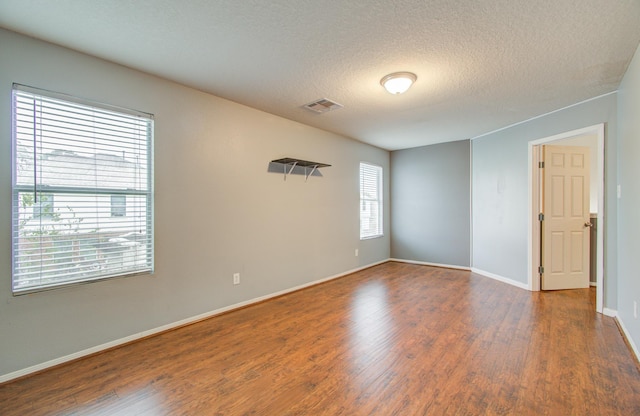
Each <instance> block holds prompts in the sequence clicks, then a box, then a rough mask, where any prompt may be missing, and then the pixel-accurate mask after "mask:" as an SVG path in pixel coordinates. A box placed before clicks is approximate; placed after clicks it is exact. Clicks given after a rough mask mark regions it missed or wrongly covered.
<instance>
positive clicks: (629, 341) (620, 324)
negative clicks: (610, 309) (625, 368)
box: [616, 313, 640, 361]
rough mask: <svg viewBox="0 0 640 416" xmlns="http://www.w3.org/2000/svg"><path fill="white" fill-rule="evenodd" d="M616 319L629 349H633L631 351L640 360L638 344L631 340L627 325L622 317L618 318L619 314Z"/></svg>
mask: <svg viewBox="0 0 640 416" xmlns="http://www.w3.org/2000/svg"><path fill="white" fill-rule="evenodd" d="M616 315H617V313H616ZM616 320H617V321H618V325H619V326H620V328H621V329H622V334H623V335H624V337H625V338H626V339H627V342H628V343H629V345H631V349H632V350H633V353H634V354H635V355H636V359H637V360H638V361H640V350H638V346H637V345H636V343H635V342H633V338H631V334H629V331H628V330H627V327H626V326H625V325H624V322H623V321H622V319H620V317H619V316H616Z"/></svg>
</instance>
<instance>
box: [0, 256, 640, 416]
mask: <svg viewBox="0 0 640 416" xmlns="http://www.w3.org/2000/svg"><path fill="white" fill-rule="evenodd" d="M594 302H595V293H594V291H593V290H591V289H584V290H571V291H558V292H528V291H525V290H522V289H518V288H515V287H512V286H509V285H506V284H503V283H500V282H496V281H493V280H491V279H488V278H485V277H481V276H478V275H474V274H472V273H469V272H465V271H456V270H448V269H439V268H432V267H427V266H417V265H410V264H401V263H386V264H383V265H380V266H376V267H373V268H370V269H367V270H364V271H361V272H358V273H355V274H353V275H350V276H347V277H344V278H341V279H337V280H334V281H331V282H328V283H324V284H321V285H318V286H314V287H311V288H308V289H304V290H302V291H299V292H296V293H293V294H289V295H286V296H283V297H280V298H276V299H272V300H269V301H266V302H263V303H260V304H257V305H253V306H250V307H247V308H244V309H241V310H237V311H234V312H230V313H227V314H224V315H221V316H218V317H214V318H211V319H208V320H206V321H202V322H200V323H197V324H194V325H190V326H187V327H183V328H180V329H177V330H174V331H171V332H167V333H164V334H161V335H158V336H155V337H152V338H148V339H146V340H143V341H139V342H136V343H132V344H129V345H126V346H123V347H120V348H117V349H113V350H110V351H107V352H105V353H102V354H99V355H95V356H92V357H89V358H86V359H83V360H79V361H76V362H73V363H70V364H68V365H64V366H60V367H58V368H54V369H51V370H49V371H45V372H43V373H40V374H37V375H35V376H31V377H28V378H24V379H21V380H17V381H14V382H11V383H7V384H5V385H2V386H0V414H2V415H4V416H9V415H132V414H135V415H138V414H140V415H249V414H254V415H427V414H428V415H640V371H639V370H638V367H637V366H636V362H635V361H634V358H633V356H632V354H631V352H630V351H629V349H628V347H627V346H626V345H625V343H624V341H623V338H622V336H621V334H620V332H619V330H618V328H617V326H616V323H615V321H614V320H613V319H612V318H609V317H606V316H603V315H599V314H596V313H595V305H594Z"/></svg>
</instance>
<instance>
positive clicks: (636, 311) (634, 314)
mask: <svg viewBox="0 0 640 416" xmlns="http://www.w3.org/2000/svg"><path fill="white" fill-rule="evenodd" d="M633 317H634V318H636V319H638V302H636V301H635V300H634V301H633Z"/></svg>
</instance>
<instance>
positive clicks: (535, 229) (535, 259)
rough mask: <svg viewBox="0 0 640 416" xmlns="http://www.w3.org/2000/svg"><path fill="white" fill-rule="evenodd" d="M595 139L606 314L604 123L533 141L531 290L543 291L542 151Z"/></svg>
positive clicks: (599, 304)
mask: <svg viewBox="0 0 640 416" xmlns="http://www.w3.org/2000/svg"><path fill="white" fill-rule="evenodd" d="M586 136H593V137H595V142H596V150H597V151H596V153H595V154H593V155H592V157H591V160H592V163H593V164H595V165H596V166H595V177H596V181H597V183H596V186H595V189H592V193H593V192H595V193H596V194H597V201H594V203H593V205H594V208H595V207H597V224H598V227H597V229H596V241H595V244H596V273H595V274H596V311H597V312H600V313H602V312H603V306H604V305H603V303H604V250H603V248H604V230H605V226H606V225H605V221H604V124H597V125H595V126H591V127H586V128H583V129H578V130H573V131H569V132H566V133H561V134H557V135H555V136H550V137H545V138H541V139H538V140H533V141H531V142H529V158H528V159H529V202H530V203H529V239H528V245H529V250H528V251H529V256H528V257H529V259H528V262H529V268H528V270H529V271H528V287H529V290H532V291H539V290H540V274H539V267H540V241H541V236H540V222H539V218H538V215H539V214H540V185H541V173H540V168H539V161H540V158H541V156H540V151H541V148H542V145H545V144H553V145H562V144H568V145H571V144H572V143H573V144H576V142H580V140H581V139H580V138H581V137H586Z"/></svg>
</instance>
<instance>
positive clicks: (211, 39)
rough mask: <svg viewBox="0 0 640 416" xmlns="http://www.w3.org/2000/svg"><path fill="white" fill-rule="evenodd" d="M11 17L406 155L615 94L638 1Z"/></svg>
mask: <svg viewBox="0 0 640 416" xmlns="http://www.w3.org/2000/svg"><path fill="white" fill-rule="evenodd" d="M0 26H2V27H4V28H7V29H9V30H13V31H16V32H19V33H23V34H26V35H29V36H33V37H36V38H39V39H44V40H46V41H49V42H52V43H55V44H59V45H63V46H66V47H69V48H71V49H75V50H78V51H81V52H84V53H87V54H90V55H94V56H97V57H100V58H104V59H107V60H110V61H113V62H117V63H120V64H122V65H126V66H128V67H131V68H135V69H138V70H141V71H144V72H148V73H151V74H154V75H158V76H161V77H164V78H167V79H170V80H174V81H177V82H179V83H182V84H184V85H188V86H191V87H194V88H197V89H199V90H202V91H206V92H209V93H211V94H214V95H217V96H219V97H223V98H226V99H229V100H232V101H235V102H238V103H241V104H245V105H247V106H250V107H254V108H257V109H260V110H264V111H266V112H269V113H272V114H276V115H279V116H282V117H285V118H288V119H291V120H295V121H299V122H301V123H305V124H308V125H311V126H316V127H319V128H321V129H324V130H328V131H332V132H336V133H339V134H342V135H344V136H348V137H351V138H354V139H357V140H360V141H362V142H366V143H370V144H372V145H375V146H378V147H381V148H384V149H388V150H395V149H403V148H410V147H416V146H422V145H427V144H434V143H440V142H446V141H455V140H463V139H469V138H474V137H478V136H481V135H483V134H486V133H488V132H491V131H494V130H497V129H500V128H503V127H505V126H508V125H511V124H514V123H518V122H521V121H523V120H527V119H529V118H532V117H536V116H539V115H541V114H545V113H548V112H551V111H554V110H557V109H560V108H563V107H566V106H569V105H571V104H574V103H577V102H580V101H583V100H586V99H589V98H592V97H596V96H599V95H602V94H606V93H609V92H612V91H615V90H616V89H617V87H618V85H619V83H620V81H621V79H622V76H623V75H624V73H625V70H626V68H627V66H628V64H629V62H630V60H631V58H632V56H633V53H634V52H635V49H636V48H637V46H638V43H639V41H640V1H639V0H368V1H366V0H351V1H348V0H340V1H338V0H136V1H128V0H56V1H51V0H1V1H0ZM0 65H1V64H0ZM397 71H410V72H413V73H415V74H416V75H417V76H418V80H417V82H416V83H415V84H414V85H413V87H412V88H411V89H410V90H409V91H408V92H406V93H405V94H402V95H391V94H389V93H387V92H386V91H385V90H384V89H383V88H382V87H381V86H380V79H381V78H382V77H383V76H385V75H387V74H389V73H391V72H397ZM320 98H328V99H330V100H332V101H335V102H338V103H340V104H342V105H343V106H344V108H342V109H339V110H334V111H330V112H327V113H324V114H316V113H313V112H310V111H309V110H307V109H304V108H302V106H303V105H304V104H307V103H309V102H311V101H314V100H317V99H320Z"/></svg>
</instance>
